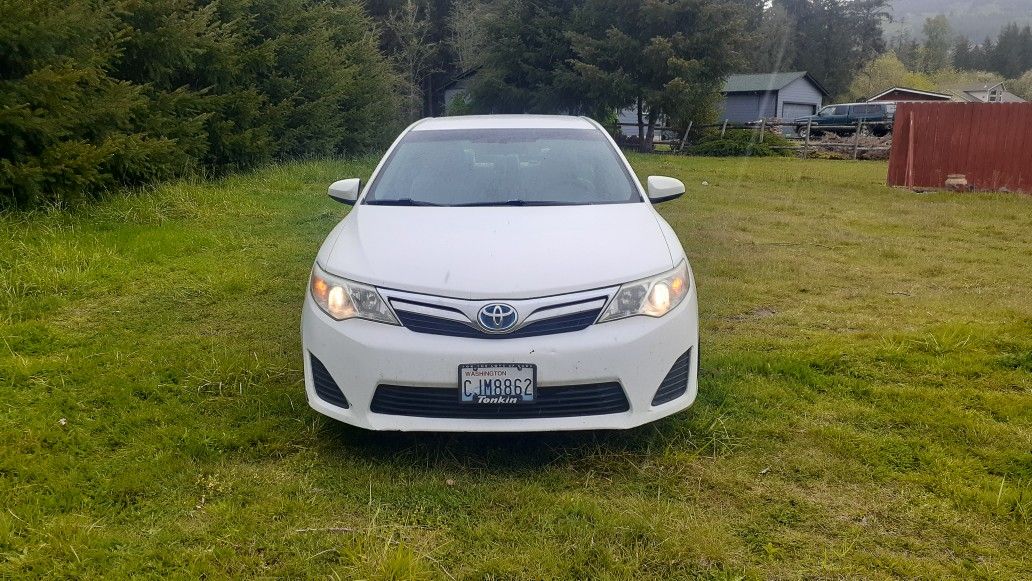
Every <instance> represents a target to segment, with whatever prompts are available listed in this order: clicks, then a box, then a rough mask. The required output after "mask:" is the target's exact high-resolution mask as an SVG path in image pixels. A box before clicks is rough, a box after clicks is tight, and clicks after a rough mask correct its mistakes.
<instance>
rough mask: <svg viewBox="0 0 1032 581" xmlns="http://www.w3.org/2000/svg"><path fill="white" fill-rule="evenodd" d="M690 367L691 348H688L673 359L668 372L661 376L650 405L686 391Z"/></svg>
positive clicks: (667, 400)
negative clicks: (661, 378)
mask: <svg viewBox="0 0 1032 581" xmlns="http://www.w3.org/2000/svg"><path fill="white" fill-rule="evenodd" d="M691 369H692V350H691V349H689V350H687V351H685V352H684V355H681V356H680V357H678V358H677V361H674V365H673V367H671V368H670V373H667V376H666V377H665V378H663V382H662V383H660V384H659V389H658V390H656V396H655V397H653V398H652V405H660V404H664V403H667V402H669V401H674V400H675V399H677V398H679V397H681V396H682V395H684V394H685V392H686V391H688V375H689V372H690V371H691Z"/></svg>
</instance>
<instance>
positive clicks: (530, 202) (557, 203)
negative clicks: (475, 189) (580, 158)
mask: <svg viewBox="0 0 1032 581" xmlns="http://www.w3.org/2000/svg"><path fill="white" fill-rule="evenodd" d="M455 205H456V206H462V207H464V208H472V207H479V206H584V205H586V204H584V203H583V202H563V201H560V200H505V201H504V202H497V201H496V202H470V203H468V204H455Z"/></svg>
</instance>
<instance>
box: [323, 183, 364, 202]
mask: <svg viewBox="0 0 1032 581" xmlns="http://www.w3.org/2000/svg"><path fill="white" fill-rule="evenodd" d="M361 184H362V180H360V179H358V178H349V179H346V180H338V181H335V182H333V183H332V184H330V190H329V194H330V197H331V198H333V199H334V200H337V201H338V202H341V203H342V204H347V205H349V206H353V205H354V204H355V202H356V201H358V192H359V186H360V185H361Z"/></svg>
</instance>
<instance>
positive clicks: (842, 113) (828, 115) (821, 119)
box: [816, 105, 849, 127]
mask: <svg viewBox="0 0 1032 581" xmlns="http://www.w3.org/2000/svg"><path fill="white" fill-rule="evenodd" d="M848 117H849V105H829V106H827V107H825V108H823V109H821V112H820V114H818V116H817V119H816V121H817V125H820V126H822V127H827V126H829V125H844V124H845V123H846V119H847V118H848Z"/></svg>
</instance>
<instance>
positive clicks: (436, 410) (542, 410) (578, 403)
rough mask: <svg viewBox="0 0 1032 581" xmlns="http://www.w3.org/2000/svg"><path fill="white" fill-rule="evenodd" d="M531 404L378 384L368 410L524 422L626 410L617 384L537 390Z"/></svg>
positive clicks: (395, 413) (429, 388)
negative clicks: (475, 399) (478, 399)
mask: <svg viewBox="0 0 1032 581" xmlns="http://www.w3.org/2000/svg"><path fill="white" fill-rule="evenodd" d="M537 398H538V399H537V400H536V401H535V402H533V403H526V404H510V405H488V404H471V403H460V402H459V390H458V389H440V388H432V387H409V386H403V385H381V386H379V387H377V388H376V394H375V395H373V402H372V404H371V405H370V410H371V411H373V412H375V413H378V414H389V415H394V416H415V417H422V418H464V419H524V418H566V417H574V416H597V415H602V414H617V413H621V412H625V411H627V410H629V409H630V404H628V403H627V397H626V396H625V395H624V392H623V388H621V387H620V384H619V383H615V382H614V383H593V384H588V385H567V386H562V387H541V388H539V389H538V393H537Z"/></svg>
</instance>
